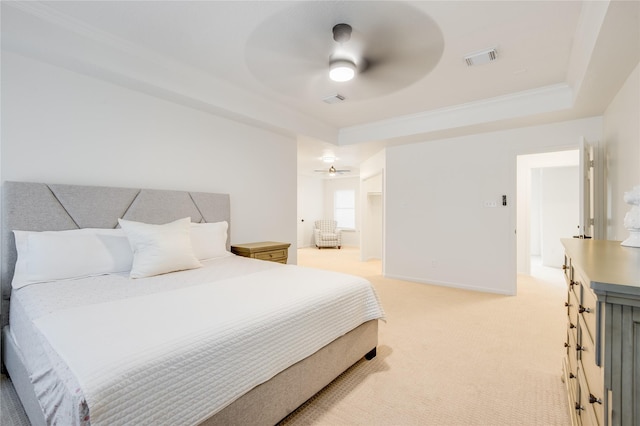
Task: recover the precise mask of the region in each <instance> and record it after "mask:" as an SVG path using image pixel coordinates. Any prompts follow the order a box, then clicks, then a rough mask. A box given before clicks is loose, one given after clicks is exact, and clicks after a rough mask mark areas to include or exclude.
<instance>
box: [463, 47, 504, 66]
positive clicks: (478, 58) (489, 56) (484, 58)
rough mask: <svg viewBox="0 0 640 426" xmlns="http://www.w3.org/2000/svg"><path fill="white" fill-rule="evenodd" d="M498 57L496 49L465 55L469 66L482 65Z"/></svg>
mask: <svg viewBox="0 0 640 426" xmlns="http://www.w3.org/2000/svg"><path fill="white" fill-rule="evenodd" d="M496 59H498V52H497V51H496V49H487V50H481V51H480V52H475V53H471V54H469V55H467V56H465V57H464V60H465V62H466V63H467V65H468V66H470V67H472V66H474V65H482V64H486V63H489V62H492V61H495V60H496Z"/></svg>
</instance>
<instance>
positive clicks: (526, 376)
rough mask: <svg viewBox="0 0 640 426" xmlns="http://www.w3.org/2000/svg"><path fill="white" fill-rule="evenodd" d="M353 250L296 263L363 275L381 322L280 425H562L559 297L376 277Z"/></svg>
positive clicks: (528, 283)
mask: <svg viewBox="0 0 640 426" xmlns="http://www.w3.org/2000/svg"><path fill="white" fill-rule="evenodd" d="M358 257H359V252H358V251H357V250H355V249H346V250H344V249H343V250H328V249H323V250H317V249H300V250H299V251H298V264H299V265H303V266H312V267H319V268H326V269H333V270H338V271H341V272H349V273H354V274H357V275H362V276H364V277H366V278H368V279H369V280H370V281H371V282H372V283H373V284H374V286H375V288H376V291H377V292H378V295H379V296H380V299H381V301H382V305H383V307H384V309H385V311H386V314H387V322H386V323H385V322H381V323H380V332H379V346H378V356H377V357H376V358H374V359H373V360H372V361H364V360H362V361H360V362H359V363H358V364H356V365H355V366H354V367H352V368H351V369H350V370H348V371H347V372H346V373H344V374H342V375H341V376H340V377H339V378H338V379H337V380H335V381H334V382H333V383H332V384H330V385H329V386H328V387H327V388H325V389H324V390H323V391H321V392H320V393H319V394H318V395H316V396H315V397H314V398H312V400H311V401H309V402H308V403H307V404H305V405H303V406H302V407H301V408H299V409H298V410H297V411H296V412H294V413H293V414H292V415H291V416H289V417H288V418H287V419H285V420H284V421H283V422H282V425H287V426H292V425H451V426H454V425H568V424H570V418H569V407H568V402H567V397H566V393H565V391H564V384H563V383H562V381H561V378H560V377H561V365H562V356H563V353H564V350H565V349H564V347H563V343H564V340H565V330H566V328H565V327H566V322H565V321H566V312H565V308H564V306H563V305H564V299H565V297H566V289H565V287H564V284H563V283H562V275H561V272H559V273H558V274H557V275H556V276H557V279H556V280H552V281H549V280H539V279H535V278H533V277H529V276H519V277H518V295H517V296H501V295H495V294H486V293H478V292H472V291H466V290H460V289H453V288H445V287H438V286H431V285H425V284H417V283H412V282H407V281H400V280H394V279H387V278H384V277H382V276H381V265H380V262H379V261H369V262H359V261H358Z"/></svg>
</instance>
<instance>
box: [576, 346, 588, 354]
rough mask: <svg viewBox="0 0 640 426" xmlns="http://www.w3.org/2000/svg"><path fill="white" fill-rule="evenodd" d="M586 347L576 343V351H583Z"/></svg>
mask: <svg viewBox="0 0 640 426" xmlns="http://www.w3.org/2000/svg"><path fill="white" fill-rule="evenodd" d="M585 349H586V348H585V347H584V346H580V345H577V346H576V352H580V351H584V350H585Z"/></svg>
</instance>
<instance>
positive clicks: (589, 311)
mask: <svg viewBox="0 0 640 426" xmlns="http://www.w3.org/2000/svg"><path fill="white" fill-rule="evenodd" d="M578 312H580V313H583V312H586V313H588V314H590V313H591V308H585V307H584V306H582V305H580V307H579V308H578Z"/></svg>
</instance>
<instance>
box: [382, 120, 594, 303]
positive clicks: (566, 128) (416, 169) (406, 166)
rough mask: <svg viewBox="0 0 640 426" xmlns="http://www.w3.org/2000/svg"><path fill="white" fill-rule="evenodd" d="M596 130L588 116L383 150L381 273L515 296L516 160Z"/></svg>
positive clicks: (571, 145) (566, 144)
mask: <svg viewBox="0 0 640 426" xmlns="http://www.w3.org/2000/svg"><path fill="white" fill-rule="evenodd" d="M601 132H602V120H601V119H600V118H591V119H584V120H575V121H569V122H563V123H556V124H550V125H543V126H535V127H528V128H521V129H514V130H508V131H501V132H491V133H483V134H477V135H471V136H465V137H460V138H454V139H448V140H437V141H430V142H423V143H417V144H411V145H403V146H397V147H392V148H388V149H387V153H386V168H385V185H386V186H385V191H386V192H385V203H386V211H385V275H387V276H390V277H397V278H404V279H409V280H412V281H417V282H426V283H434V284H441V285H447V286H454V287H461V288H468V289H474V290H481V291H488V292H495V293H501V294H515V292H516V238H515V230H516V217H515V201H516V200H515V194H516V156H517V155H518V154H528V153H535V152H542V151H551V150H561V149H568V148H577V144H578V141H579V138H580V136H584V137H586V138H587V139H590V140H598V139H599V138H600V136H601ZM503 194H505V195H507V197H508V205H507V206H506V207H502V206H500V201H501V195H503ZM486 201H496V202H497V203H498V205H499V206H498V207H496V208H487V207H484V203H485V202H486Z"/></svg>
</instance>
